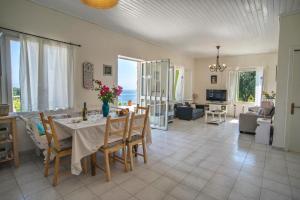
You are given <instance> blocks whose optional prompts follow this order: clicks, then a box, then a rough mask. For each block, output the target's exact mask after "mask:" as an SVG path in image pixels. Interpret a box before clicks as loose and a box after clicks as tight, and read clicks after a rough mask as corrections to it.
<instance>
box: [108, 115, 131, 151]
mask: <svg viewBox="0 0 300 200" xmlns="http://www.w3.org/2000/svg"><path fill="white" fill-rule="evenodd" d="M128 119H129V114H127V115H126V116H125V117H119V118H115V119H112V118H111V116H108V117H107V120H106V126H105V134H104V147H107V146H108V144H109V141H110V138H114V137H115V136H121V137H122V139H123V141H124V142H125V141H126V138H127V131H128Z"/></svg>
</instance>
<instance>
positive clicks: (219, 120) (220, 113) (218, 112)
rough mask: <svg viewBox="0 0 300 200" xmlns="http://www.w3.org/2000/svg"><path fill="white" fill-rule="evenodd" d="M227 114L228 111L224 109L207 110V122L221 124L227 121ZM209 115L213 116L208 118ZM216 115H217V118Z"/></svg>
mask: <svg viewBox="0 0 300 200" xmlns="http://www.w3.org/2000/svg"><path fill="white" fill-rule="evenodd" d="M226 114H227V112H226V111H224V110H207V111H205V122H206V123H208V124H217V125H219V124H221V123H223V122H225V121H226ZM208 115H210V116H211V119H210V120H208ZM215 116H217V118H216V117H215Z"/></svg>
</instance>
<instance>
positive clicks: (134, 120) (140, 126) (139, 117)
mask: <svg viewBox="0 0 300 200" xmlns="http://www.w3.org/2000/svg"><path fill="white" fill-rule="evenodd" d="M140 109H142V110H145V113H143V114H137V112H138V111H137V112H136V113H131V117H130V124H129V131H128V141H131V139H132V136H133V131H137V132H138V133H139V134H140V135H141V136H142V138H143V139H144V138H145V132H146V128H147V125H148V124H147V123H148V118H149V106H148V107H146V108H145V107H140Z"/></svg>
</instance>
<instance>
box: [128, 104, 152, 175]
mask: <svg viewBox="0 0 300 200" xmlns="http://www.w3.org/2000/svg"><path fill="white" fill-rule="evenodd" d="M138 108H139V109H142V110H144V111H145V113H144V114H136V113H132V114H131V118H130V124H129V131H128V137H127V141H126V143H127V150H128V154H129V159H130V161H129V162H130V170H133V147H135V146H138V145H142V147H143V153H142V154H141V153H138V151H137V149H138V148H135V154H136V156H138V155H139V156H142V157H143V158H144V163H147V146H146V140H145V134H146V129H147V123H148V117H149V106H148V107H138ZM141 122H142V123H141Z"/></svg>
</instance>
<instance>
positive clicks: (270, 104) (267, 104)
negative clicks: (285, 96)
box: [260, 101, 274, 108]
mask: <svg viewBox="0 0 300 200" xmlns="http://www.w3.org/2000/svg"><path fill="white" fill-rule="evenodd" d="M260 107H261V108H273V107H274V103H273V102H272V101H262V102H261V106H260Z"/></svg>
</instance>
